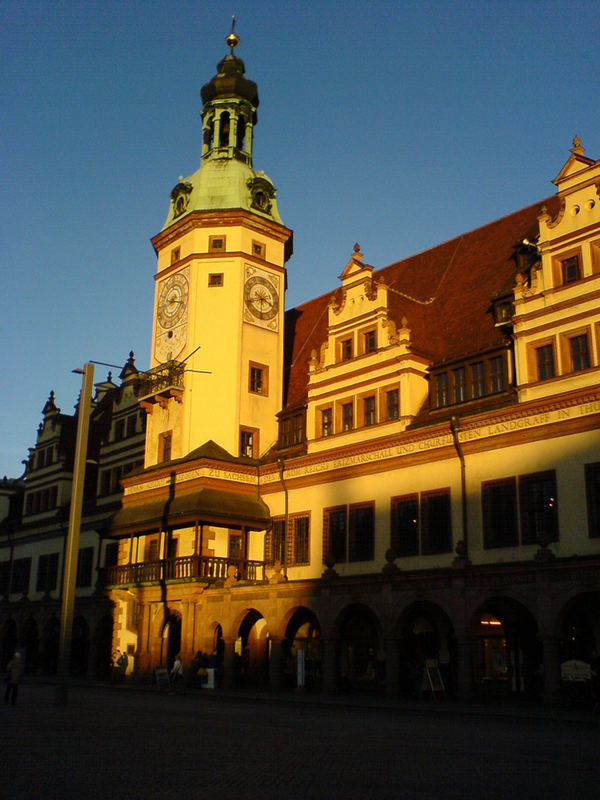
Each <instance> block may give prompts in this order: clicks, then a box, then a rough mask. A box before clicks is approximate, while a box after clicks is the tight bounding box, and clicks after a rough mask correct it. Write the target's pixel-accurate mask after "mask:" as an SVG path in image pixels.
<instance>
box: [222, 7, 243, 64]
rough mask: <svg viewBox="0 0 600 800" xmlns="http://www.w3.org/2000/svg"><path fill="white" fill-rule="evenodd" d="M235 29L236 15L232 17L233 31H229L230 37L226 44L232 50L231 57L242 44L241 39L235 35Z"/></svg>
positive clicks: (227, 38)
mask: <svg viewBox="0 0 600 800" xmlns="http://www.w3.org/2000/svg"><path fill="white" fill-rule="evenodd" d="M234 29H235V14H232V15H231V30H230V31H229V34H228V36H227V37H226V39H225V44H226V45H227V47H229V49H230V53H231V55H233V51H234V48H236V47H237V46H238V44H239V43H240V37H239V36H238V35H237V34H236V33H234Z"/></svg>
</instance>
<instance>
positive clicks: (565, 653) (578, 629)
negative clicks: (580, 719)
mask: <svg viewBox="0 0 600 800" xmlns="http://www.w3.org/2000/svg"><path fill="white" fill-rule="evenodd" d="M560 635H561V647H560V662H561V679H562V680H561V693H562V695H563V700H564V702H566V703H567V704H568V705H569V706H581V707H584V708H589V707H592V706H595V704H596V703H599V702H600V592H585V593H584V594H581V595H578V596H577V597H575V598H573V599H572V600H571V602H570V603H569V604H568V606H567V607H566V608H565V610H564V613H563V619H562V625H561V629H560Z"/></svg>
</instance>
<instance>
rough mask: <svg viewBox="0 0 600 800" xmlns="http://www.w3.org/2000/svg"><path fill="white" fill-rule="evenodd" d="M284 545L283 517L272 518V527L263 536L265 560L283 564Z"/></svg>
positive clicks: (268, 562) (269, 562) (270, 562)
mask: <svg viewBox="0 0 600 800" xmlns="http://www.w3.org/2000/svg"><path fill="white" fill-rule="evenodd" d="M284 547H285V517H276V518H275V519H273V527H272V528H271V530H270V531H269V533H268V534H267V535H266V537H265V562H266V563H267V564H274V563H275V562H276V561H279V563H280V564H283V560H284V558H283V557H284V553H285V550H284Z"/></svg>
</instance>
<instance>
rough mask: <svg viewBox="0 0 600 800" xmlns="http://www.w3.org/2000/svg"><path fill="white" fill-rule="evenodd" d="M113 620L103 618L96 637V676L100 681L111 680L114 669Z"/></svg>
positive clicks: (108, 617)
mask: <svg viewBox="0 0 600 800" xmlns="http://www.w3.org/2000/svg"><path fill="white" fill-rule="evenodd" d="M112 638H113V618H112V616H110V615H109V614H107V615H106V616H104V617H102V618H101V619H100V621H99V622H98V625H97V626H96V632H95V635H94V674H95V676H96V677H97V678H98V679H99V680H107V681H108V680H110V677H111V667H112V658H111V650H112Z"/></svg>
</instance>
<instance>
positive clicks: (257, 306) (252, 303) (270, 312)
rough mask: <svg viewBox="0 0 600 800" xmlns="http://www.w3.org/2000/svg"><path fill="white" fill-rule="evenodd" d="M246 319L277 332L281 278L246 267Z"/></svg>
mask: <svg viewBox="0 0 600 800" xmlns="http://www.w3.org/2000/svg"><path fill="white" fill-rule="evenodd" d="M244 319H245V320H246V322H252V323H254V324H255V325H260V326H261V327H265V328H269V329H270V330H277V329H278V327H279V325H278V321H279V276H278V275H272V274H271V273H269V272H265V271H263V270H259V269H256V268H254V267H251V266H249V265H246V270H245V282H244Z"/></svg>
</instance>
